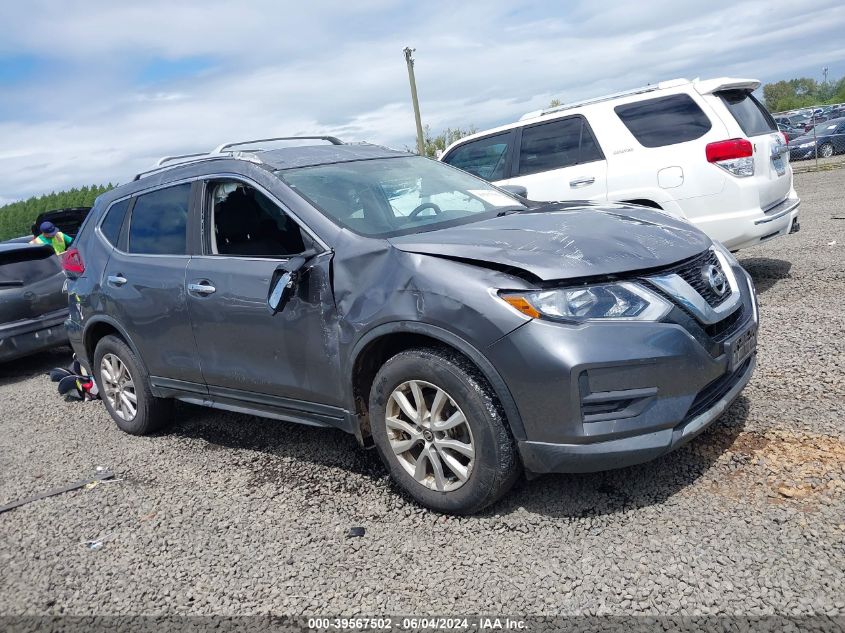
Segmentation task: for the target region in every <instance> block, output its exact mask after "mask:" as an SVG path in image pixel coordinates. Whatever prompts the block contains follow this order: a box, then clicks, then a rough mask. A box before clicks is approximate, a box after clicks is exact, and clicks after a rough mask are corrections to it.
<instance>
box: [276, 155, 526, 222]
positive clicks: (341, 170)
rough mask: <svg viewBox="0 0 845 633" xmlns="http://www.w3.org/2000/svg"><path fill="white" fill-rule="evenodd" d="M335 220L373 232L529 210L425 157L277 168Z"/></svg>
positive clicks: (296, 187) (288, 182)
mask: <svg viewBox="0 0 845 633" xmlns="http://www.w3.org/2000/svg"><path fill="white" fill-rule="evenodd" d="M276 175H277V176H278V177H279V178H281V180H282V181H283V182H284V183H285V184H287V185H288V186H289V187H290V188H291V189H293V191H295V192H296V193H297V194H299V195H300V196H302V197H303V198H305V199H306V200H307V201H309V202H310V203H311V204H312V205H313V206H315V207H316V208H317V209H319V210H320V211H322V212H323V213H324V214H325V215H326V216H328V217H329V218H330V219H331V220H333V221H334V222H336V223H338V224H340V225H341V226H343V227H346V228H349V229H351V230H353V231H355V232H357V233H360V234H362V235H367V236H380V237H382V236H383V237H389V236H392V235H401V234H405V233H414V232H417V231H427V230H432V229H439V228H446V227H448V226H454V225H457V224H463V223H465V222H471V221H473V220H476V219H482V218H486V217H493V216H495V215H496V214H497V213H501V212H502V211H503V210H506V209H507V210H517V209H519V210H521V209H525V206H524V205H522V204H521V203H520V202H519V201H518V200H517V199H516V198H514V197H512V196H510V195H509V194H506V193H504V192H503V191H500V190H499V189H496V188H495V187H493V186H492V185H489V184H488V183H486V182H485V181H483V180H480V179H478V178H476V177H474V176H471V175H469V174H467V173H465V172H462V171H460V170H457V169H453V168H452V167H449V166H447V165H444V164H442V163H439V162H437V161H433V160H430V159H428V158H422V157H419V156H405V157H400V158H379V159H374V160H362V161H354V162H346V163H334V164H328V165H318V166H315V167H300V168H297V169H286V170H280V171H277V172H276Z"/></svg>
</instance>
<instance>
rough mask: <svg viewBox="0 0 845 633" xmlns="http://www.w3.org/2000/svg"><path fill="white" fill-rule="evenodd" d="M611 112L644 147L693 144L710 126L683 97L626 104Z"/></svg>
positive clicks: (708, 120) (707, 120) (708, 121)
mask: <svg viewBox="0 0 845 633" xmlns="http://www.w3.org/2000/svg"><path fill="white" fill-rule="evenodd" d="M614 111H615V112H616V114H617V116H618V117H619V118H620V119H622V123H624V124H625V127H627V128H628V130H629V131H630V132H631V134H633V135H634V138H635V139H637V141H639V143H640V145H642V146H643V147H664V146H666V145H674V144H675V143H685V142H686V141H693V140H695V139H697V138H701V137H702V136H704V135H705V134H707V132H708V131H709V130H710V127H711V124H710V119H708V118H707V115H706V114H704V112H703V111H702V110H701V108H699V107H698V104H697V103H696V102H695V101H693V100H692V98H691V97H690V96H689V95H685V94H679V95H670V96H668V97H658V98H657V99H646V100H644V101H636V102H634V103H627V104H625V105H620V106H616V107H615V108H614Z"/></svg>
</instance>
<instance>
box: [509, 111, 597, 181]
mask: <svg viewBox="0 0 845 633" xmlns="http://www.w3.org/2000/svg"><path fill="white" fill-rule="evenodd" d="M601 159H602V153H601V150H599V147H598V144H597V143H596V140H595V137H593V134H592V132H591V131H590V128H589V126H588V125H587V123H586V121H585V120H584V118H583V117H580V116H574V117H568V118H565V119H558V120H556V121H551V122H549V123H543V124H541V125H532V126H531V127H527V128H525V129H524V130H523V131H522V143H521V145H520V149H519V169H518V172H517V173H518V175H519V176H527V175H528V174H536V173H538V172H542V171H549V170H551V169H561V168H563V167H571V166H573V165H580V164H582V163H589V162H592V161H595V160H601Z"/></svg>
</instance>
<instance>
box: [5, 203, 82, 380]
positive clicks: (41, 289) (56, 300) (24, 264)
mask: <svg viewBox="0 0 845 633" xmlns="http://www.w3.org/2000/svg"><path fill="white" fill-rule="evenodd" d="M89 210H90V207H74V208H68V209H55V210H53V211H47V212H45V213H42V214H40V215H39V216H38V217H37V218H36V220H35V223H34V224H33V225H32V235H25V236H23V237H18V238H14V239H11V240H8V241H6V242H2V243H0V363H3V362H8V361H13V360H16V359H18V358H21V357H23V356H27V355H29V354H35V353H37V352H41V351H44V350H46V349H50V348H53V347H58V346H62V345H67V343H68V340H67V332H66V331H65V328H64V322H65V320H66V319H67V315H68V307H67V297H66V296H65V294H64V291H63V285H64V282H65V279H66V277H65V275H64V274H63V273H62V268H61V263H60V260H59V258H58V257H57V256H56V255H55V253H54V252H53V248H52V247H51V246H48V245H36V244H30V243H29V242H30V240H32V238H33V237H34V236H36V235H38V233H39V230H38V227H39V226H40V225H41V223H42V222H45V221H50V222H53V223H54V224H56V225H57V226H59V227H60V228H61V230H62V232H63V233H65V234H66V235H69V236H71V237H73V236H74V235H76V233H77V230H78V228H79V226H80V225H81V224H82V222H83V221H84V220H85V216H86V215H88V211H89Z"/></svg>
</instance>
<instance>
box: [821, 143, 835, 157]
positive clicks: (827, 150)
mask: <svg viewBox="0 0 845 633" xmlns="http://www.w3.org/2000/svg"><path fill="white" fill-rule="evenodd" d="M831 156H833V145H822V148H821V157H822V158H830V157H831Z"/></svg>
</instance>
